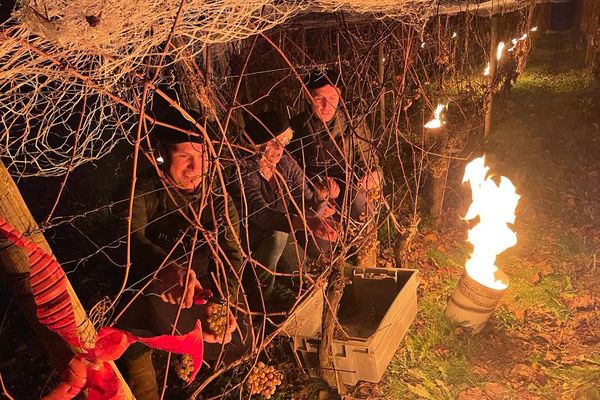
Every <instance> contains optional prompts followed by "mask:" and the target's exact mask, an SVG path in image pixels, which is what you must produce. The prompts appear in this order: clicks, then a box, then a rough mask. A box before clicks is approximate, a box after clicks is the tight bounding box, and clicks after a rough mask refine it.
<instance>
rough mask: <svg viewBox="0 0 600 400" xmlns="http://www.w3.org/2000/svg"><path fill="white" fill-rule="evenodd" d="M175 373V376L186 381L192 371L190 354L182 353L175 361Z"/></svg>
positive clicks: (192, 365)
mask: <svg viewBox="0 0 600 400" xmlns="http://www.w3.org/2000/svg"><path fill="white" fill-rule="evenodd" d="M174 369H175V373H176V374H177V376H178V377H179V378H180V379H182V380H183V381H185V382H187V381H188V379H189V378H190V374H191V373H192V371H194V361H193V360H192V356H190V355H189V354H184V355H182V356H181V358H179V359H178V360H177V361H175V368H174Z"/></svg>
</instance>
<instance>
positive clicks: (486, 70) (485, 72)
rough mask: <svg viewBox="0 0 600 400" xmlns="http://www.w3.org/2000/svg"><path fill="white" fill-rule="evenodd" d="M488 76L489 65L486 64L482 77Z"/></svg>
mask: <svg viewBox="0 0 600 400" xmlns="http://www.w3.org/2000/svg"><path fill="white" fill-rule="evenodd" d="M489 74H490V63H487V65H486V66H485V69H484V70H483V76H488V75H489Z"/></svg>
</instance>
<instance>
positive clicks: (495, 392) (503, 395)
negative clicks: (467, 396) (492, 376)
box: [483, 382, 510, 400]
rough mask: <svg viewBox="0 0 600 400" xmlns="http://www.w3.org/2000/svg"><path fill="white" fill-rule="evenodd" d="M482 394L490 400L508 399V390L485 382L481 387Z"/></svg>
mask: <svg viewBox="0 0 600 400" xmlns="http://www.w3.org/2000/svg"><path fill="white" fill-rule="evenodd" d="M483 392H484V393H485V395H486V396H488V397H489V398H490V399H491V400H505V399H510V390H509V389H508V388H507V387H505V386H502V385H500V384H499V383H496V382H487V383H486V384H485V385H484V386H483Z"/></svg>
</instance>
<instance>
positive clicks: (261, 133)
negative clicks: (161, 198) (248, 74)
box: [237, 112, 339, 304]
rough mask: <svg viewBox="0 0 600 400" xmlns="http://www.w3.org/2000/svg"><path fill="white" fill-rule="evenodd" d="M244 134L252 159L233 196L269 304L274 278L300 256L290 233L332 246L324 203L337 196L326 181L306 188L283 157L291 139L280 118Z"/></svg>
mask: <svg viewBox="0 0 600 400" xmlns="http://www.w3.org/2000/svg"><path fill="white" fill-rule="evenodd" d="M245 132H246V135H247V137H248V139H249V140H250V142H251V146H252V148H253V149H254V156H252V157H250V159H248V160H247V161H246V162H244V163H243V164H242V165H241V168H240V176H241V187H239V188H238V190H237V193H239V200H240V202H239V203H240V210H242V214H243V215H246V216H247V220H248V224H247V230H248V240H247V242H248V244H249V250H250V252H252V255H253V258H254V260H255V261H256V262H257V263H258V265H257V267H256V268H255V269H254V271H255V273H256V276H257V278H258V284H259V286H260V288H261V289H262V298H263V300H264V301H265V303H271V300H272V298H271V297H272V296H273V292H274V289H275V287H276V280H275V273H276V272H282V273H292V272H294V270H295V269H296V268H295V267H296V265H297V261H301V260H302V255H303V253H304V250H303V249H302V248H300V247H298V246H294V243H295V242H296V240H295V237H294V232H296V231H300V230H308V233H309V240H311V239H310V236H314V237H316V238H319V239H321V240H323V241H325V242H326V243H332V242H334V241H335V240H336V237H337V232H336V230H335V229H334V227H333V226H332V225H330V224H328V222H327V219H328V218H329V217H331V215H332V213H333V208H331V207H329V206H328V204H327V200H329V199H330V198H331V199H334V198H335V197H337V196H338V194H339V187H338V186H337V184H336V183H335V182H334V181H333V180H332V179H331V180H326V181H325V183H324V184H319V185H316V186H312V187H311V186H310V185H309V184H308V182H307V180H306V178H305V176H304V173H303V172H302V170H301V169H300V167H299V165H298V164H297V163H296V161H295V160H294V159H293V158H292V157H291V156H290V155H289V154H286V153H285V146H286V145H287V144H288V143H290V142H291V141H292V137H293V132H292V130H291V129H290V126H289V121H288V119H287V118H286V117H284V116H282V115H279V114H277V113H274V112H265V113H260V114H258V115H256V117H255V118H252V117H251V118H250V121H248V122H247V123H246V126H245ZM330 222H331V221H330ZM296 250H298V251H296ZM278 294H279V295H281V294H280V293H278ZM254 300H255V304H256V303H257V301H256V300H257V299H254ZM283 300H287V299H283ZM258 303H259V304H260V302H259V301H258Z"/></svg>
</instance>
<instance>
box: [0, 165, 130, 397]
mask: <svg viewBox="0 0 600 400" xmlns="http://www.w3.org/2000/svg"><path fill="white" fill-rule="evenodd" d="M0 218H2V219H4V220H5V221H6V222H8V223H9V224H11V225H12V226H14V227H15V229H16V230H17V231H19V232H22V233H24V234H26V233H29V234H30V235H29V236H27V239H29V240H30V241H31V242H33V243H35V244H36V245H38V246H39V247H40V248H41V249H43V250H44V251H45V252H46V253H48V254H52V250H51V249H50V246H49V245H48V242H47V241H46V238H45V237H44V235H43V234H42V232H41V231H40V229H39V228H38V226H37V223H36V222H35V220H34V219H33V216H32V215H31V212H30V211H29V208H28V207H27V205H26V204H25V201H24V200H23V197H22V196H21V193H20V192H19V189H18V188H17V185H16V184H15V182H14V181H13V179H12V177H11V176H10V175H9V173H8V171H7V170H6V167H5V166H4V164H3V163H2V162H1V161H0ZM0 277H1V278H2V281H4V282H6V283H7V284H8V287H9V289H10V291H11V293H12V295H13V298H14V299H15V301H16V302H17V304H18V305H19V307H20V308H21V311H23V314H24V316H25V319H26V320H27V321H28V322H29V324H30V325H31V328H32V329H33V330H34V332H35V333H36V335H37V337H38V338H39V340H40V342H41V343H42V346H43V347H44V349H45V350H46V352H47V353H48V355H49V357H50V361H51V363H52V365H53V366H55V367H56V368H58V369H60V370H62V369H64V368H65V367H66V366H67V365H68V363H69V361H70V360H71V357H72V356H73V354H74V351H76V350H75V349H70V348H69V345H68V344H67V343H66V342H65V341H64V340H63V339H62V338H61V337H60V336H58V335H57V334H56V333H54V332H53V331H51V330H50V329H48V328H46V326H44V325H42V324H41V323H40V322H39V321H38V319H37V316H36V309H37V308H36V304H35V300H34V299H33V293H32V291H31V285H30V283H29V259H28V257H27V252H26V251H25V250H24V249H22V248H21V247H19V246H11V245H7V242H6V240H5V239H4V238H2V239H1V240H0ZM67 282H68V281H67ZM67 290H68V292H69V295H70V296H71V304H72V305H73V312H74V314H75V322H76V324H77V328H78V335H79V338H80V340H81V342H82V343H86V344H90V343H91V342H92V341H93V340H94V338H95V337H96V330H95V328H94V325H92V323H91V322H90V320H89V319H88V318H87V315H86V312H85V310H84V309H83V306H82V305H81V302H80V301H79V299H78V298H77V295H76V294H75V291H74V290H73V288H72V287H71V284H70V283H68V286H67ZM113 369H114V370H115V373H116V374H117V376H118V378H119V379H120V380H121V382H122V385H123V388H124V389H125V393H126V394H127V396H128V397H127V398H130V399H133V395H131V392H130V391H129V387H128V386H127V384H126V383H125V381H124V380H123V377H122V376H121V374H120V373H119V371H118V370H117V368H116V366H115V365H114V364H113Z"/></svg>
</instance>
